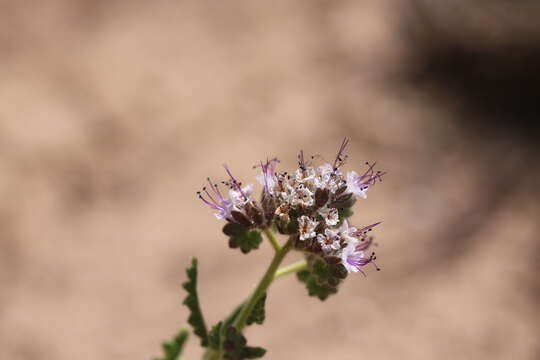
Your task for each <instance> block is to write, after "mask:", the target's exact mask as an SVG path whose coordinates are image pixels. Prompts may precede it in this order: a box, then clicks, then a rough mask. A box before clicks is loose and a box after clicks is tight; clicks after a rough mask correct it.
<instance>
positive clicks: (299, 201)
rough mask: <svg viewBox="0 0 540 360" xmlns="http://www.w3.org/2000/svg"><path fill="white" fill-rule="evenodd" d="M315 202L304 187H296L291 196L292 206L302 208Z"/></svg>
mask: <svg viewBox="0 0 540 360" xmlns="http://www.w3.org/2000/svg"><path fill="white" fill-rule="evenodd" d="M314 202H315V199H314V197H313V192H311V190H309V188H307V187H306V186H304V185H302V184H300V185H298V186H297V187H296V188H295V189H294V192H293V194H292V202H291V203H292V205H300V206H304V207H309V206H312V205H313V204H314Z"/></svg>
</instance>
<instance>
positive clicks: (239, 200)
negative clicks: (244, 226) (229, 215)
mask: <svg viewBox="0 0 540 360" xmlns="http://www.w3.org/2000/svg"><path fill="white" fill-rule="evenodd" d="M252 193H253V185H252V184H249V185H246V186H244V187H243V188H241V191H240V188H239V190H233V189H231V190H229V197H230V198H231V201H232V203H233V205H234V206H235V207H237V208H242V207H243V206H244V205H245V204H247V203H248V202H249V201H250V196H251V194H252Z"/></svg>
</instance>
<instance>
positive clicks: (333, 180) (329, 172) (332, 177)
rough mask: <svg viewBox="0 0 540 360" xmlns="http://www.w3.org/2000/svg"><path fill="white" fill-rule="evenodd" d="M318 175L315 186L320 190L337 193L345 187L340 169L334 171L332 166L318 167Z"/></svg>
mask: <svg viewBox="0 0 540 360" xmlns="http://www.w3.org/2000/svg"><path fill="white" fill-rule="evenodd" d="M317 171H318V175H317V177H316V178H315V180H314V183H315V186H316V187H317V188H319V189H327V190H329V191H330V192H333V193H334V192H336V191H337V189H339V188H340V187H341V186H342V185H343V180H344V179H343V175H342V174H341V172H340V171H339V169H334V168H333V167H332V165H330V164H324V165H321V166H319V167H318V169H317Z"/></svg>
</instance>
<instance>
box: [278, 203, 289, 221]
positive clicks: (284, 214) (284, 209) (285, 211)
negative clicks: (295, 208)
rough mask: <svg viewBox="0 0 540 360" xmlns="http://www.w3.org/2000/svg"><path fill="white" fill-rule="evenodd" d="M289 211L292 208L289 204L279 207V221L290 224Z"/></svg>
mask: <svg viewBox="0 0 540 360" xmlns="http://www.w3.org/2000/svg"><path fill="white" fill-rule="evenodd" d="M289 210H290V206H289V204H287V203H283V204H281V205H279V206H278V208H277V209H276V212H275V214H276V215H277V216H278V219H279V220H281V221H283V222H289Z"/></svg>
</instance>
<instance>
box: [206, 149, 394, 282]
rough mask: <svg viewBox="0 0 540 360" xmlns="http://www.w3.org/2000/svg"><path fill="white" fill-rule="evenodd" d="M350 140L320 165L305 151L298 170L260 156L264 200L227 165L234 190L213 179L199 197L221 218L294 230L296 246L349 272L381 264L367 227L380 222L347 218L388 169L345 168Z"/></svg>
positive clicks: (253, 226)
mask: <svg viewBox="0 0 540 360" xmlns="http://www.w3.org/2000/svg"><path fill="white" fill-rule="evenodd" d="M347 144H348V139H344V140H343V142H342V144H341V146H340V148H339V150H338V152H337V155H336V157H335V160H334V161H333V162H332V163H323V164H322V165H319V166H316V165H314V164H313V161H314V160H315V159H316V157H315V156H312V157H310V160H309V161H306V159H305V158H304V153H303V152H302V151H301V152H300V154H299V155H298V168H297V169H296V170H295V171H294V172H292V173H288V172H279V171H277V169H276V168H277V165H278V164H279V160H278V159H277V158H274V159H270V160H266V161H265V162H260V163H259V164H258V165H256V166H254V168H257V169H259V170H260V174H259V175H258V176H257V180H258V181H259V182H260V183H261V185H262V186H263V190H262V194H261V198H260V200H259V201H257V200H255V199H254V198H253V186H252V185H246V186H244V185H243V184H242V183H241V182H239V181H238V180H237V179H236V178H235V177H234V176H233V175H232V173H231V171H230V170H229V168H228V167H227V166H225V170H226V171H227V174H228V177H229V178H228V180H227V181H224V182H222V185H224V186H225V187H227V188H228V194H227V195H225V194H224V193H223V192H222V191H221V190H220V189H219V186H218V185H217V184H215V183H212V182H211V181H210V179H208V183H209V185H208V186H207V187H204V188H203V189H202V192H199V193H198V194H199V197H200V198H201V199H202V201H204V202H205V203H206V204H207V205H209V206H210V207H211V208H212V209H214V210H215V211H216V212H215V216H216V218H218V219H225V220H226V221H227V222H228V223H230V224H234V225H235V226H241V227H244V228H246V229H261V230H263V229H267V228H275V229H277V230H278V231H279V232H280V233H282V234H287V235H291V236H292V238H293V239H294V242H293V244H294V247H295V248H296V249H298V250H301V251H304V252H306V254H307V255H308V256H310V257H312V256H316V257H319V258H322V259H325V260H326V262H327V263H328V264H341V265H342V267H343V268H344V269H346V270H347V272H349V273H351V272H362V273H363V271H362V268H363V267H364V266H366V265H368V264H373V265H374V266H375V268H377V266H376V265H375V263H374V260H375V254H374V253H373V252H368V249H369V248H370V246H371V245H372V243H373V239H372V238H371V237H369V236H368V235H367V233H368V232H369V231H371V229H372V228H374V227H375V226H377V225H378V224H379V222H377V223H374V224H371V225H368V226H364V227H360V228H357V227H354V226H352V225H350V224H349V222H348V221H347V218H348V217H350V216H351V215H352V207H353V205H354V204H355V202H356V199H357V198H366V197H367V192H368V190H369V189H370V188H371V187H372V186H373V185H375V183H376V182H377V181H378V180H381V177H382V176H383V175H384V173H382V172H380V171H375V169H374V168H375V163H373V164H370V163H366V166H367V169H366V170H365V171H364V172H363V173H362V175H359V174H358V173H356V172H354V171H349V172H342V166H343V165H344V164H345V162H346V160H347V158H348V156H347V155H346V154H345V148H346V146H347ZM377 270H378V268H377Z"/></svg>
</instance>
